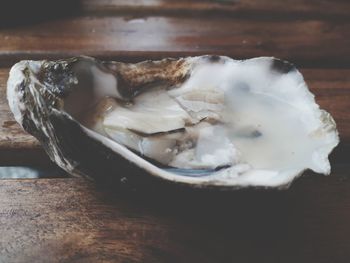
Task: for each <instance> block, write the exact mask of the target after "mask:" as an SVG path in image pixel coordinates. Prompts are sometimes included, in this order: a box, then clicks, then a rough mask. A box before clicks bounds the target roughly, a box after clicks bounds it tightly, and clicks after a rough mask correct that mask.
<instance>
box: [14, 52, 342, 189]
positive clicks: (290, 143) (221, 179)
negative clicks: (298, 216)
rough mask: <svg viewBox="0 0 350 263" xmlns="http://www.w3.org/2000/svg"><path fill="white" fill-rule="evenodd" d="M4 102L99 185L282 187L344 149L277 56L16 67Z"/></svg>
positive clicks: (61, 161) (55, 154)
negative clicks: (101, 180)
mask: <svg viewBox="0 0 350 263" xmlns="http://www.w3.org/2000/svg"><path fill="white" fill-rule="evenodd" d="M7 96H8V101H9V105H10V108H11V110H12V112H13V113H14V116H15V118H16V120H17V121H18V122H19V123H20V124H21V125H22V127H23V128H24V129H25V130H26V131H27V132H29V133H31V134H32V135H34V136H35V137H36V138H37V139H38V140H39V141H40V142H41V143H42V145H43V147H44V149H45V150H46V152H47V153H48V155H49V156H50V158H51V159H52V160H53V161H54V162H55V163H56V164H57V165H59V166H60V167H62V168H63V169H65V170H66V171H67V172H69V173H71V174H73V175H82V176H87V177H94V178H96V177H116V178H120V180H121V181H125V180H128V179H131V180H141V181H142V180H147V178H149V179H151V180H154V179H163V180H166V181H168V182H176V183H182V184H186V185H190V186H197V187H215V186H217V187H232V188H237V187H247V186H259V187H283V186H287V185H289V184H290V182H292V180H293V179H294V178H296V177H298V176H299V175H300V174H301V173H302V172H303V171H304V170H306V169H311V170H313V171H315V172H317V173H323V174H329V173H330V164H329V161H328V155H329V153H330V152H331V151H332V149H333V148H334V147H335V146H336V145H337V144H338V142H339V138H338V133H337V130H336V125H335V122H334V120H333V119H332V117H331V116H330V114H328V113H327V112H326V111H324V110H321V109H320V108H319V106H318V105H317V104H316V103H315V100H314V96H313V95H312V94H311V93H310V91H309V90H308V88H307V86H306V84H305V82H304V79H303V77H302V75H301V74H300V73H299V72H298V71H297V70H296V68H295V67H294V66H293V65H292V64H290V63H288V62H286V61H282V60H279V59H275V58H270V57H261V58H254V59H249V60H244V61H237V60H233V59H230V58H228V57H220V56H199V57H188V58H180V59H164V60H160V61H145V62H140V63H136V64H128V63H120V62H101V61H98V60H96V59H94V58H89V57H77V58H72V59H68V60H60V61H21V62H19V63H17V64H16V65H14V66H13V68H12V69H11V72H10V77H9V80H8V90H7ZM135 169H136V170H137V171H138V172H135V171H132V170H135Z"/></svg>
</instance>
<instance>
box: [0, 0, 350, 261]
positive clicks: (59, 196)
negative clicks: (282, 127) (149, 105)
mask: <svg viewBox="0 0 350 263" xmlns="http://www.w3.org/2000/svg"><path fill="white" fill-rule="evenodd" d="M7 2H8V3H9V4H8V5H3V6H2V7H1V8H0V165H42V166H47V165H50V161H49V160H48V158H47V157H46V155H45V153H44V152H43V151H42V149H41V147H40V145H39V143H38V142H37V141H36V140H35V139H34V138H33V137H31V136H30V135H28V134H26V133H24V132H23V131H22V130H21V128H20V127H19V125H18V124H17V123H16V122H15V121H14V119H13V117H12V114H11V113H10V112H9V108H8V105H7V102H6V97H5V89H6V80H7V77H8V71H9V68H10V66H11V65H12V64H13V63H15V62H16V61H18V60H21V59H55V58H62V57H67V56H72V55H80V54H85V55H93V56H96V57H99V58H102V59H114V60H123V61H141V60H143V59H149V58H163V57H166V56H186V55H197V54H198V55H199V54H206V53H212V54H221V55H228V56H232V57H234V58H239V59H241V58H249V57H254V56H277V57H280V58H284V59H289V60H290V61H292V62H295V63H296V65H297V66H298V68H299V69H300V70H301V72H302V73H303V74H304V77H305V79H306V82H307V83H308V85H309V87H310V89H311V90H312V92H313V93H315V95H316V100H317V102H318V103H319V104H320V105H321V107H322V108H324V109H326V110H327V111H329V112H331V113H332V115H333V116H334V118H335V120H336V122H337V125H338V129H339V132H340V137H341V144H340V145H339V147H337V149H336V150H335V152H334V153H333V154H332V155H331V163H332V174H331V175H330V176H328V177H326V176H319V175H315V174H313V173H310V172H309V173H307V174H306V176H304V177H303V178H300V179H298V180H297V181H296V182H295V183H294V184H293V186H292V187H291V189H290V190H287V191H280V192H278V191H254V190H249V191H238V192H233V193H230V192H225V193H217V192H210V193H208V192H191V191H188V190H182V189H170V190H168V189H166V190H162V189H138V190H137V191H133V190H123V191H122V192H121V191H120V190H117V189H113V187H108V188H106V187H105V186H97V185H95V184H93V183H92V182H87V181H85V180H82V179H72V178H65V179H36V180H0V200H1V202H0V225H1V228H0V263H3V262H6V263H7V262H257V261H260V262H348V259H349V258H350V241H349V240H350V239H349V236H350V223H349V222H350V213H349V212H348V211H349V208H350V194H349V193H350V191H348V188H349V187H350V180H349V169H350V162H349V156H350V113H349V108H350V60H349V57H350V16H349V14H350V2H349V1H342V0H333V1H331V0H322V1H316V0H309V1H307V0H295V1H292V0H286V1H277V0H260V1H258V0H242V1H237V0H234V1H233V0H232V1H231V0H221V1H185V0H179V1H172V0H163V1H156V0H149V1H141V0H140V1H135V0H131V1H126V0H100V1H96V0H82V1H73V0H71V1H64V0H62V1H59V2H58V1H57V2H56V3H55V4H51V5H50V4H48V2H47V1H42V0H33V1H31V2H30V4H25V3H24V2H23V1H16V0H12V1H7ZM10 3H12V4H10ZM18 3H21V7H22V8H21V9H20V10H19V9H18V8H17V4H18ZM38 7H40V8H38ZM70 7H71V8H70ZM41 10H45V12H42V11H41ZM65 10H66V11H67V10H69V11H67V12H65ZM57 11H58V12H57ZM13 12H15V13H13ZM21 18H22V19H21Z"/></svg>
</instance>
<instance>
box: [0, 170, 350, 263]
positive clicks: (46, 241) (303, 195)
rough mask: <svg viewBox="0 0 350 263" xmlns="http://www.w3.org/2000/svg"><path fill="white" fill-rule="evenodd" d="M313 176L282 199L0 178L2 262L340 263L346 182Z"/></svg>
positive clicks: (348, 196) (346, 247) (344, 247)
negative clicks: (123, 189) (108, 189)
mask: <svg viewBox="0 0 350 263" xmlns="http://www.w3.org/2000/svg"><path fill="white" fill-rule="evenodd" d="M317 178H318V179H317V180H315V178H314V176H310V177H308V178H305V180H302V181H300V182H298V183H296V184H295V185H293V187H292V188H291V189H290V190H289V191H282V192H269V191H241V192H234V193H232V192H231V193H230V192H226V193H225V192H224V193H218V192H212V193H202V192H169V191H167V192H166V191H163V192H155V191H154V190H153V189H148V190H146V191H144V192H132V193H130V192H128V193H118V194H117V193H114V194H113V193H110V192H106V191H105V189H101V188H96V186H94V185H93V184H91V183H89V182H87V181H85V180H83V179H39V180H1V181H0V200H1V202H0V224H1V230H0V231H1V239H0V255H1V258H0V262H13V263H15V262H203V263H205V262H217V263H220V262H237V261H238V262H257V261H260V262H271V263H272V262H286V263H288V262H320V263H321V262H344V261H342V259H344V258H348V257H349V256H350V252H349V251H350V241H349V238H348V237H349V235H350V228H349V227H348V224H349V221H350V213H349V208H350V192H349V191H348V188H349V187H350V180H349V177H348V174H344V177H329V178H327V179H326V178H325V177H322V176H320V177H317ZM335 192H337V193H338V194H334V193H335Z"/></svg>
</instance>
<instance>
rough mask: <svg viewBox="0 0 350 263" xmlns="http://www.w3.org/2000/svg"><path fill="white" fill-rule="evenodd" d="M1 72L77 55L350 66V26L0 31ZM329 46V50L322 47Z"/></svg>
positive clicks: (150, 20) (178, 22) (138, 25)
mask: <svg viewBox="0 0 350 263" xmlns="http://www.w3.org/2000/svg"><path fill="white" fill-rule="evenodd" d="M0 43H1V46H0V64H1V65H3V66H4V65H7V66H9V65H10V64H12V63H14V62H15V61H17V60H20V59H24V58H30V59H33V58H34V59H37V58H58V57H63V56H71V55H78V54H86V55H93V56H98V57H100V58H104V59H106V58H114V59H116V58H117V59H121V60H139V59H142V58H161V57H166V56H184V55H190V54H191V55H196V54H206V53H211V54H222V55H229V56H231V57H234V58H237V59H240V58H249V57H255V56H276V57H279V58H285V59H289V60H291V61H293V62H295V63H297V64H298V65H299V66H308V67H311V66H312V67H317V68H319V67H347V66H350V62H349V59H348V57H350V49H349V48H348V47H349V45H350V22H337V21H323V20H307V21H302V20H296V21H279V22H278V23H276V21H259V22H257V21H253V20H244V19H233V18H228V17H222V18H220V17H219V18H212V19H200V18H193V17H183V18H176V17H172V18H171V17H143V18H134V19H131V18H126V17H77V18H65V19H63V18H62V19H58V20H55V21H50V22H46V23H38V24H35V25H27V26H18V27H15V28H11V29H1V30H0ZM321 43H322V44H321Z"/></svg>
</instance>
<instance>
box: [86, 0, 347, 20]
mask: <svg viewBox="0 0 350 263" xmlns="http://www.w3.org/2000/svg"><path fill="white" fill-rule="evenodd" d="M80 7H81V9H82V11H84V12H86V13H91V14H95V15H96V14H98V13H101V14H124V15H125V14H133V15H135V14H136V15H150V14H153V15H155V14H159V15H176V16H184V15H191V16H193V15H206V16H208V15H217V16H222V15H231V16H235V17H237V16H239V17H250V18H253V19H262V18H264V19H276V18H278V19H288V18H294V19H295V18H299V19H300V18H303V17H306V18H331V19H347V20H349V18H350V17H349V13H350V3H349V2H348V1H341V0H337V1H318V0H311V1H310V0H287V1H279V0H273V1H271V0H245V1H237V0H221V1H219V0H216V1H202V0H195V1H188V0H178V1H173V0H163V1H158V0H150V1H149V0H147V1H145V0H141V1H140V0H131V1H130V0H100V1H96V0H83V1H81V6H80Z"/></svg>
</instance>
